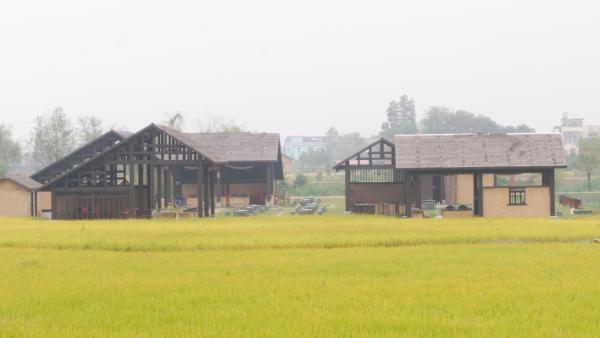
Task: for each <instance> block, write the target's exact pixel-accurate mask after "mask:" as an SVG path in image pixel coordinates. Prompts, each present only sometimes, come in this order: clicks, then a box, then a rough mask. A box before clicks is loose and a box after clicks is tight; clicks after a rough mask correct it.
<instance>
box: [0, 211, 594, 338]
mask: <svg viewBox="0 0 600 338" xmlns="http://www.w3.org/2000/svg"><path fill="white" fill-rule="evenodd" d="M594 238H600V219H599V218H582V219H448V220H437V219H411V220H406V219H397V218H387V217H368V216H323V217H319V216H314V217H311V216H306V217H288V216H283V217H277V216H270V217H255V218H244V219H238V218H227V217H223V218H215V219H205V220H181V221H165V220H160V221H62V222H56V221H39V220H29V219H0V337H21V336H27V337H32V336H38V337H107V336H119V337H367V336H368V337H403V336H404V337H480V336H489V337H514V336H518V337H525V336H526V337H531V336H535V337H594V336H598V333H599V332H600V244H596V243H593V242H592V241H591V240H592V239H594Z"/></svg>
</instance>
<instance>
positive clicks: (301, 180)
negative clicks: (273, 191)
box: [293, 173, 308, 188]
mask: <svg viewBox="0 0 600 338" xmlns="http://www.w3.org/2000/svg"><path fill="white" fill-rule="evenodd" d="M307 183H308V177H307V176H306V175H304V174H302V173H297V174H296V176H295V177H294V183H293V186H294V188H301V187H303V186H305V185H306V184H307Z"/></svg>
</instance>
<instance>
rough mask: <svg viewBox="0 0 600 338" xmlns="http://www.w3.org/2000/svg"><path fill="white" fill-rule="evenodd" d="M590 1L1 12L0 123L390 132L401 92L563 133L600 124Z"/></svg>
mask: <svg viewBox="0 0 600 338" xmlns="http://www.w3.org/2000/svg"><path fill="white" fill-rule="evenodd" d="M599 7H600V6H599V5H597V4H596V2H593V1H589V2H583V1H547V0H539V1H527V2H525V1H506V0H502V1H481V0H479V1H373V0H369V1H348V0H342V1H323V0H316V1H313V0H303V1H294V2H287V1H281V0H280V1H260V0H259V1H223V0H219V1H206V2H203V1H159V2H155V1H122V0H118V1H113V0H109V1H107V0H103V1H93V2H85V4H84V1H62V0H57V1H9V0H2V1H0V115H1V117H2V118H1V121H0V123H5V124H9V125H11V126H12V127H13V131H14V132H15V134H16V135H17V136H18V137H19V138H25V137H27V136H28V135H29V132H30V126H31V124H32V122H33V119H34V117H35V116H36V115H37V114H42V113H45V112H49V111H51V110H52V109H53V108H54V107H55V106H62V107H63V108H64V109H65V111H66V112H67V113H69V114H71V115H75V116H76V115H82V114H90V115H94V116H97V117H99V118H102V119H103V120H105V121H108V122H111V123H115V124H117V125H124V126H127V127H128V128H130V129H132V130H133V129H136V128H140V127H142V126H144V125H146V124H148V123H149V122H153V121H159V120H160V119H161V118H162V116H163V114H164V113H165V112H173V111H180V112H183V113H185V114H186V115H187V116H188V118H189V119H191V120H192V121H190V125H189V127H188V129H194V128H195V127H196V125H197V124H198V122H197V121H199V120H200V119H202V118H204V117H206V116H207V115H218V114H222V115H224V116H225V117H227V118H235V119H236V120H238V121H242V122H245V124H246V126H247V127H248V128H249V129H251V130H259V131H263V130H264V131H273V132H280V133H282V134H284V135H290V134H322V133H324V132H325V131H326V130H327V128H328V127H330V126H336V127H337V128H338V129H339V130H340V131H343V132H347V131H359V132H361V133H362V134H364V135H370V134H375V133H377V132H378V131H379V127H380V125H381V123H382V122H383V121H384V119H385V109H386V107H387V104H388V102H389V101H391V100H392V99H395V98H397V97H398V96H400V95H401V94H408V95H409V96H412V97H414V99H415V101H416V103H417V112H418V114H420V115H422V112H423V111H424V110H425V109H427V108H428V107H429V106H431V105H444V106H448V107H451V108H454V109H465V110H469V111H472V112H477V113H484V114H487V115H489V116H490V117H492V118H493V119H496V120H498V121H499V122H500V123H504V124H509V123H510V124H517V123H527V124H530V125H532V126H534V127H535V128H536V129H537V130H538V131H550V130H551V128H552V126H553V125H554V124H557V123H558V122H559V120H560V115H561V113H562V112H563V111H569V112H570V113H571V115H573V116H580V117H584V118H586V119H587V120H588V122H589V123H599V124H600V114H599V113H600V100H598V97H597V96H598V91H599V89H600V34H599V33H600V8H599Z"/></svg>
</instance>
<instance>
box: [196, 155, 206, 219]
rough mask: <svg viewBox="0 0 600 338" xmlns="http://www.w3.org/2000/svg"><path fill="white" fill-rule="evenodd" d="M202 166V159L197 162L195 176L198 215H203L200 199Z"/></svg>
mask: <svg viewBox="0 0 600 338" xmlns="http://www.w3.org/2000/svg"><path fill="white" fill-rule="evenodd" d="M203 169H204V168H203V167H202V160H200V161H199V162H198V172H197V173H196V175H197V177H196V184H197V188H198V192H197V195H198V217H204V208H203V204H204V203H203V201H202V195H203V192H202V190H203V189H202V182H203V177H204V170H203Z"/></svg>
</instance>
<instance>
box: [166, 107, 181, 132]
mask: <svg viewBox="0 0 600 338" xmlns="http://www.w3.org/2000/svg"><path fill="white" fill-rule="evenodd" d="M162 123H164V124H166V125H167V126H169V127H171V128H173V129H177V130H179V131H183V129H184V123H185V117H184V116H183V114H182V113H180V112H178V111H176V112H174V113H166V114H165V118H164V119H163V121H162Z"/></svg>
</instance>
